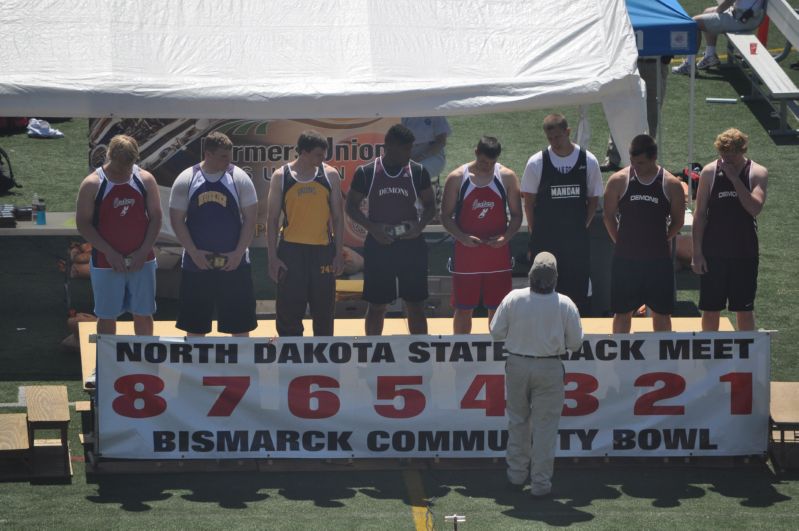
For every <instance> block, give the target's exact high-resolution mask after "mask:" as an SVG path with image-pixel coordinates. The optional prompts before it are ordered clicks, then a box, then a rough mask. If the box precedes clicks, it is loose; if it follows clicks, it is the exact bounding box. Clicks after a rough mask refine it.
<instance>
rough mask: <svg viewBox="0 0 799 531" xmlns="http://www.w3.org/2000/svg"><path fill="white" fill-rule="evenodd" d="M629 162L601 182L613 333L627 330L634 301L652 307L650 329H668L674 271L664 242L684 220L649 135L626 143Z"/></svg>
mask: <svg viewBox="0 0 799 531" xmlns="http://www.w3.org/2000/svg"><path fill="white" fill-rule="evenodd" d="M629 153H630V166H629V167H627V168H624V169H623V170H621V171H618V172H616V173H614V174H613V175H611V177H610V179H608V183H607V186H606V187H605V208H604V212H603V221H604V222H605V227H606V228H607V230H608V234H609V236H610V238H611V240H613V242H614V243H615V244H616V248H615V250H614V256H613V265H612V267H611V310H612V311H613V312H614V316H613V332H614V333H622V334H625V333H629V331H630V327H631V325H632V319H631V318H632V314H633V311H635V310H636V309H637V308H638V306H639V305H641V304H645V305H647V306H648V307H649V308H650V309H651V310H652V327H653V329H654V330H655V331H669V330H671V313H672V311H673V309H674V292H673V290H674V270H673V266H672V263H671V258H670V254H669V243H668V242H670V241H671V239H672V238H673V237H674V236H676V235H677V233H678V232H679V231H680V228H681V227H682V225H683V220H684V219H685V194H684V192H683V188H682V185H681V184H680V181H679V180H678V179H677V178H676V177H674V176H673V175H671V174H670V173H669V172H667V171H665V170H664V169H663V168H662V167H660V166H659V165H658V163H657V144H656V143H655V140H654V139H653V138H652V137H650V136H649V135H638V136H636V137H635V138H633V141H632V142H631V143H630V151H629Z"/></svg>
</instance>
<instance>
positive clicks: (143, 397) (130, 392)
mask: <svg viewBox="0 0 799 531" xmlns="http://www.w3.org/2000/svg"><path fill="white" fill-rule="evenodd" d="M114 390H116V392H118V393H119V394H120V396H118V397H116V398H115V399H114V401H113V402H112V403H111V407H112V408H113V409H114V411H115V412H116V413H117V414H118V415H122V416H123V417H130V418H133V419H144V418H148V417H155V416H158V415H160V414H161V413H163V412H164V411H166V400H164V399H163V398H162V397H160V396H158V393H160V392H161V391H163V390H164V381H163V380H161V378H159V377H158V376H153V375H151V374H128V375H126V376H123V377H121V378H119V379H118V380H117V381H116V382H114ZM137 406H139V407H137Z"/></svg>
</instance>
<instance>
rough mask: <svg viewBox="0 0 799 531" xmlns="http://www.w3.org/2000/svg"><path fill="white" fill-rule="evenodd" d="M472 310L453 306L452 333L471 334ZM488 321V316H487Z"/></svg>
mask: <svg viewBox="0 0 799 531" xmlns="http://www.w3.org/2000/svg"><path fill="white" fill-rule="evenodd" d="M473 313H474V310H472V309H468V310H464V309H461V308H455V311H454V312H453V315H452V333H453V334H471V333H472V314H473ZM489 321H490V318H489Z"/></svg>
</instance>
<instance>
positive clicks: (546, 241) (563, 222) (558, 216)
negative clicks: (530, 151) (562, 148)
mask: <svg viewBox="0 0 799 531" xmlns="http://www.w3.org/2000/svg"><path fill="white" fill-rule="evenodd" d="M542 159H543V166H542V168H541V181H540V183H539V185H538V192H537V194H536V199H535V209H534V211H533V212H534V219H535V223H534V225H533V227H534V230H533V235H532V246H533V247H534V248H539V247H540V248H541V249H546V250H550V251H552V250H553V249H560V248H562V247H563V246H564V245H570V244H571V245H573V244H578V243H587V242H588V229H586V228H585V218H586V216H587V215H588V199H587V198H588V168H587V165H586V154H585V150H584V149H581V150H580V154H579V155H578V156H577V162H576V163H575V164H574V166H573V167H572V169H571V170H569V172H568V173H561V172H560V171H558V170H557V168H555V166H554V165H553V164H552V159H551V158H550V156H549V149H544V150H543V151H542Z"/></svg>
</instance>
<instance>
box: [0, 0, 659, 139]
mask: <svg viewBox="0 0 799 531" xmlns="http://www.w3.org/2000/svg"><path fill="white" fill-rule="evenodd" d="M0 28H2V29H3V31H2V34H3V38H2V39H0V72H2V73H3V75H2V76H1V77H0V116H20V115H21V116H52V117H56V116H63V117H104V116H120V117H130V118H135V117H144V118H187V117H188V118H249V119H278V118H359V117H371V116H430V115H449V116H452V115H463V114H476V113H485V112H503V111H518V110H528V109H541V108H552V107H559V106H566V105H584V104H588V103H602V104H603V105H604V109H605V113H606V115H607V117H608V122H609V124H610V128H611V131H612V133H613V136H614V138H616V139H617V140H618V141H619V144H620V145H625V144H627V143H629V141H630V140H631V139H632V137H633V136H634V135H636V134H638V133H640V132H642V131H644V130H645V129H646V119H645V108H644V103H643V94H642V90H641V86H640V78H639V77H638V75H637V71H636V66H635V61H636V58H637V50H636V45H635V38H634V35H633V30H632V28H631V26H630V22H629V19H628V17H627V12H626V7H625V2H624V0H602V2H596V0H569V1H560V2H553V1H551V0H528V1H522V0H436V1H430V2H420V1H418V0H392V1H390V2H389V1H386V2H383V1H378V0H329V1H326V2H320V1H318V0H270V1H267V2H264V1H262V0H230V1H224V2H220V1H218V0H214V1H210V0H182V1H174V2H152V1H150V0H70V1H68V2H65V1H63V0H7V1H5V2H4V3H3V9H2V10H1V11H0ZM623 151H624V150H623Z"/></svg>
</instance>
